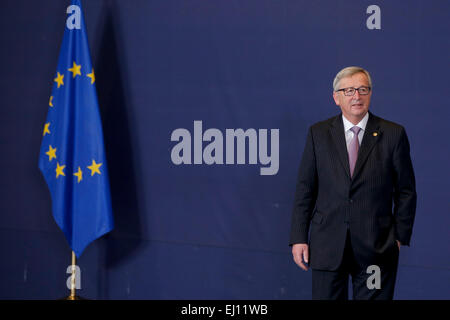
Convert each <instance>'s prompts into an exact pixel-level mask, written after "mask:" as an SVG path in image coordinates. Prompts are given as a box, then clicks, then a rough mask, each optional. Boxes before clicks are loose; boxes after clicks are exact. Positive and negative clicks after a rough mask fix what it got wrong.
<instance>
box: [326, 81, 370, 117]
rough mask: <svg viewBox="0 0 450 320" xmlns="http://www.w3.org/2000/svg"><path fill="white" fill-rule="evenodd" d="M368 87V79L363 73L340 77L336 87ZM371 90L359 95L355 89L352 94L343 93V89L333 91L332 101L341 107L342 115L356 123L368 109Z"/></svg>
mask: <svg viewBox="0 0 450 320" xmlns="http://www.w3.org/2000/svg"><path fill="white" fill-rule="evenodd" d="M363 86H364V87H368V86H369V80H368V79H367V76H366V75H365V74H364V73H355V74H354V75H352V76H350V77H346V78H342V79H341V81H340V83H339V88H338V89H344V88H349V87H351V88H359V87H363ZM371 96H372V91H369V94H368V95H360V94H359V92H358V90H356V91H355V94H354V95H353V96H346V95H344V92H343V91H338V92H333V98H334V102H336V105H338V106H339V107H341V110H342V113H343V114H344V116H345V117H346V118H347V119H348V120H350V121H352V122H355V124H356V123H358V122H359V121H360V120H361V119H362V118H363V117H364V116H365V115H366V113H367V111H369V104H370V97H371Z"/></svg>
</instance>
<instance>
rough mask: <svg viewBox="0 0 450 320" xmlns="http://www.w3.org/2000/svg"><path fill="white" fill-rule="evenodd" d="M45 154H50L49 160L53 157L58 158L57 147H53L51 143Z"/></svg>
mask: <svg viewBox="0 0 450 320" xmlns="http://www.w3.org/2000/svg"><path fill="white" fill-rule="evenodd" d="M45 154H46V155H48V161H52V159H53V158H55V159H56V148H52V146H51V145H50V146H49V148H48V151H47V152H46V153H45Z"/></svg>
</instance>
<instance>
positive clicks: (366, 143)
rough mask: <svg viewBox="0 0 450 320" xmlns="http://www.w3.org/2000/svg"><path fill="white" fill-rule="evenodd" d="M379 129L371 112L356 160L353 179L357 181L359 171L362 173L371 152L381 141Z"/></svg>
mask: <svg viewBox="0 0 450 320" xmlns="http://www.w3.org/2000/svg"><path fill="white" fill-rule="evenodd" d="M379 129H380V125H379V123H378V119H377V117H375V116H374V115H373V114H372V113H370V112H369V119H368V120H367V125H366V129H365V130H364V136H363V140H362V142H361V146H360V148H359V151H358V159H357V160H356V164H355V170H354V172H353V177H352V179H355V177H356V176H357V175H358V173H359V171H361V169H362V167H363V165H364V163H365V162H366V160H367V157H368V156H369V154H370V151H372V149H373V147H374V146H375V144H376V143H377V142H378V141H379V139H380V136H381V131H380V130H379Z"/></svg>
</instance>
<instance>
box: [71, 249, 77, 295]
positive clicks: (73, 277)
mask: <svg viewBox="0 0 450 320" xmlns="http://www.w3.org/2000/svg"><path fill="white" fill-rule="evenodd" d="M76 265H77V256H76V255H75V252H74V251H72V279H71V281H70V299H69V300H76V299H77V295H76V290H77V287H76V282H75V280H76V276H77V274H76V271H75V270H76V268H75V266H76Z"/></svg>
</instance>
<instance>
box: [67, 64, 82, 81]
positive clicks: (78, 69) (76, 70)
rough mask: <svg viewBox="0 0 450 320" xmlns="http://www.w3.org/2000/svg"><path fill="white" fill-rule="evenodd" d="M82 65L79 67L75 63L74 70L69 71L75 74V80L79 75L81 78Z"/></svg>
mask: <svg viewBox="0 0 450 320" xmlns="http://www.w3.org/2000/svg"><path fill="white" fill-rule="evenodd" d="M80 69H81V64H80V65H77V64H76V63H75V61H74V62H73V67H72V68H69V69H68V70H69V71H70V72H72V74H73V78H75V77H76V76H77V74H78V75H80V76H81V70H80Z"/></svg>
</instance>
